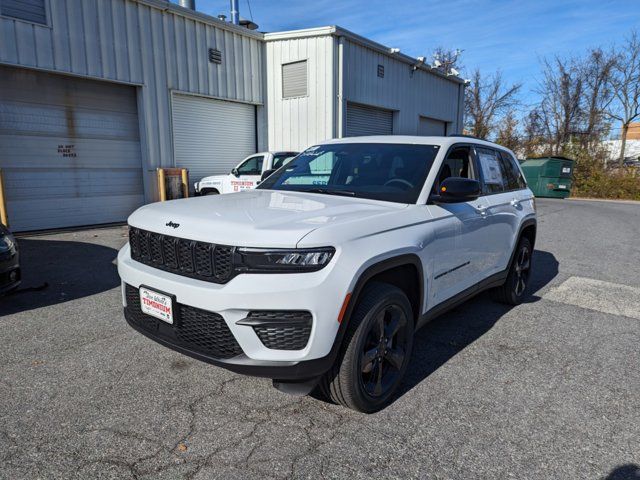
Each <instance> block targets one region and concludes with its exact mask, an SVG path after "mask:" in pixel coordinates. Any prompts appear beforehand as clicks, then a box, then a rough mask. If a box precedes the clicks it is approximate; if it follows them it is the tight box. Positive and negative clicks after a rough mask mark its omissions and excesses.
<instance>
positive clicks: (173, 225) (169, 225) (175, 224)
mask: <svg viewBox="0 0 640 480" xmlns="http://www.w3.org/2000/svg"><path fill="white" fill-rule="evenodd" d="M165 225H166V226H167V227H172V228H178V227H179V226H180V224H179V223H173V222H171V221H169V222H167V223H166V224H165Z"/></svg>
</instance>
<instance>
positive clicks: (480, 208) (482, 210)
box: [476, 205, 487, 216]
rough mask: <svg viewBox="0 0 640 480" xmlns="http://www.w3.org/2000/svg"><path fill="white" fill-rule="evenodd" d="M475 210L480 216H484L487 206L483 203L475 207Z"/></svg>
mask: <svg viewBox="0 0 640 480" xmlns="http://www.w3.org/2000/svg"><path fill="white" fill-rule="evenodd" d="M476 212H478V213H479V214H480V215H482V216H485V215H486V214H487V207H486V206H485V205H478V206H477V207H476Z"/></svg>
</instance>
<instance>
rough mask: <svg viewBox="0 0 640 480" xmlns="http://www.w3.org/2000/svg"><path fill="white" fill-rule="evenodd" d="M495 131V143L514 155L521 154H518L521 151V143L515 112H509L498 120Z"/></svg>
mask: <svg viewBox="0 0 640 480" xmlns="http://www.w3.org/2000/svg"><path fill="white" fill-rule="evenodd" d="M497 129H498V134H497V135H496V143H498V144H500V145H502V146H503V147H507V148H508V149H510V150H513V151H514V152H516V153H521V152H519V150H521V142H520V135H519V133H518V119H517V118H516V112H515V111H514V110H509V111H508V112H507V113H506V114H505V115H504V116H503V117H502V118H501V119H500V122H499V125H498V127H497Z"/></svg>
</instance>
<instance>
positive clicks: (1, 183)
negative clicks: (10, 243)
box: [0, 169, 9, 227]
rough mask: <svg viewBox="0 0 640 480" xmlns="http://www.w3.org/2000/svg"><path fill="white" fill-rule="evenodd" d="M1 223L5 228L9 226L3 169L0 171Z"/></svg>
mask: <svg viewBox="0 0 640 480" xmlns="http://www.w3.org/2000/svg"><path fill="white" fill-rule="evenodd" d="M0 222H2V223H3V224H4V225H5V226H7V227H8V226H9V218H8V216H7V203H6V199H5V198H4V177H3V176H2V169H0Z"/></svg>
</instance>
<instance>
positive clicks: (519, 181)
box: [500, 150, 527, 190]
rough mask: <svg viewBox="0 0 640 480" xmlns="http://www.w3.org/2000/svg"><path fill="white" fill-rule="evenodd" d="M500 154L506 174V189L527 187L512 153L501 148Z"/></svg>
mask: <svg viewBox="0 0 640 480" xmlns="http://www.w3.org/2000/svg"><path fill="white" fill-rule="evenodd" d="M500 156H501V157H502V164H503V167H504V169H505V172H506V174H507V182H506V188H507V190H521V189H523V188H527V182H526V181H525V179H524V177H523V176H522V173H521V172H520V167H519V166H518V161H517V160H516V159H515V158H513V155H510V154H509V153H507V152H504V151H502V150H501V151H500Z"/></svg>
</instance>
